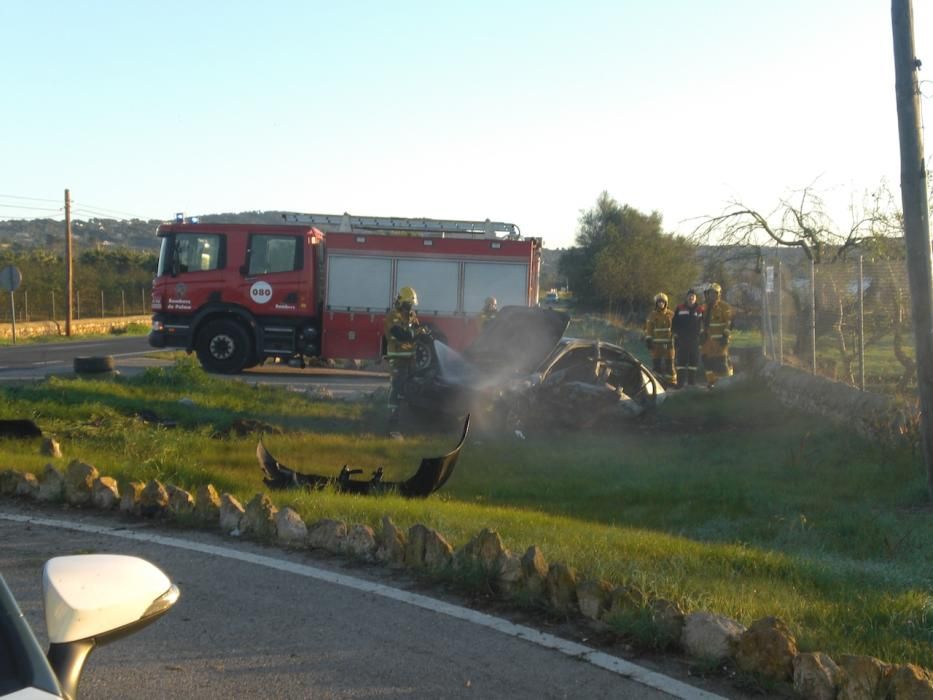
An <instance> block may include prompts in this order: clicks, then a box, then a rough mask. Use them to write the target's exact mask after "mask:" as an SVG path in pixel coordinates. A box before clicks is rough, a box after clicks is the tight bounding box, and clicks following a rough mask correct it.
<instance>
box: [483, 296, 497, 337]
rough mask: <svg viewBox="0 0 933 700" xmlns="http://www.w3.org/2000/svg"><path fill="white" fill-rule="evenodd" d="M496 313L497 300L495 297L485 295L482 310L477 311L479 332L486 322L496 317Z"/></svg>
mask: <svg viewBox="0 0 933 700" xmlns="http://www.w3.org/2000/svg"><path fill="white" fill-rule="evenodd" d="M497 313H499V302H498V301H496V298H495V297H486V301H484V302H483V310H482V311H480V313H479V330H480V331H481V332H482V330H483V329H484V328H485V327H486V324H487V323H489V322H490V321H491V320H492V319H494V318H495V317H496V314H497Z"/></svg>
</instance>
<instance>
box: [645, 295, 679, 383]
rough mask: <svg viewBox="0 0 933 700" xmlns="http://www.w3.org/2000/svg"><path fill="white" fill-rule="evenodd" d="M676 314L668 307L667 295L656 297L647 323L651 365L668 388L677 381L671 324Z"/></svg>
mask: <svg viewBox="0 0 933 700" xmlns="http://www.w3.org/2000/svg"><path fill="white" fill-rule="evenodd" d="M673 318H674V312H673V311H671V310H670V309H669V308H668V306H667V294H665V293H664V292H659V293H657V294H655V295H654V309H653V310H652V311H651V313H650V314H649V315H648V319H647V320H646V321H645V345H647V346H648V349H649V350H651V364H652V367H653V369H654V371H655V374H657V375H658V378H659V379H660V380H661V381H662V382H663V383H664V384H666V385H667V386H670V385H672V384H673V383H674V382H676V381H677V373H676V371H675V370H674V338H673V334H672V333H671V322H672V320H673Z"/></svg>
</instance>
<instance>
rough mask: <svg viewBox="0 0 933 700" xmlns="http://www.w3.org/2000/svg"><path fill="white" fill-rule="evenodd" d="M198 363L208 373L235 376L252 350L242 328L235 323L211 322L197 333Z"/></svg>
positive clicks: (244, 364)
mask: <svg viewBox="0 0 933 700" xmlns="http://www.w3.org/2000/svg"><path fill="white" fill-rule="evenodd" d="M196 350H197V354H198V361H199V362H200V363H201V366H202V367H204V369H206V370H207V371H208V372H218V373H220V374H236V373H237V372H239V371H240V370H242V369H243V368H244V367H245V366H246V363H247V362H248V360H249V358H250V355H251V354H252V350H251V348H250V342H249V337H248V336H247V335H246V331H245V330H243V326H241V325H240V324H238V323H236V322H235V321H211V322H210V323H208V324H207V325H206V326H205V327H204V330H202V331H201V332H200V333H198V342H197V347H196Z"/></svg>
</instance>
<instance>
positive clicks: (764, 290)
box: [761, 265, 771, 357]
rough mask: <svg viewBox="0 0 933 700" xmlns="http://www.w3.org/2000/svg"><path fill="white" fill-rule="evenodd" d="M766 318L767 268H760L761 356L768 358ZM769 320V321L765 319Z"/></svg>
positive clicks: (767, 324) (767, 326) (764, 266)
mask: <svg viewBox="0 0 933 700" xmlns="http://www.w3.org/2000/svg"><path fill="white" fill-rule="evenodd" d="M767 317H768V266H767V265H762V266H761V354H762V356H763V357H768V340H769V338H768V335H767V333H768V329H769V326H770V325H771V324H770V323H766V319H767ZM767 320H770V319H767Z"/></svg>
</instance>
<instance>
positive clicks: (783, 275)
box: [727, 258, 917, 394]
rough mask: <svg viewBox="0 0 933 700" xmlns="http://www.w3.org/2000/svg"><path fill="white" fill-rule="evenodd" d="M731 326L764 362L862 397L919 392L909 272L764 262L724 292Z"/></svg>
mask: <svg viewBox="0 0 933 700" xmlns="http://www.w3.org/2000/svg"><path fill="white" fill-rule="evenodd" d="M727 300H728V301H729V302H730V303H731V304H733V305H734V306H735V307H736V310H737V311H738V312H739V313H738V316H737V323H738V324H739V328H740V329H741V330H745V331H748V333H743V335H746V337H747V338H748V339H750V340H751V342H753V343H754V342H755V341H756V340H757V336H756V334H755V332H756V331H758V332H759V333H760V342H761V349H762V352H763V354H764V355H765V356H766V357H767V358H769V359H771V360H774V361H777V362H779V363H781V364H786V365H793V366H796V367H800V368H802V369H805V370H808V371H810V372H812V373H813V374H817V375H821V376H824V377H827V378H830V379H833V380H836V381H840V382H845V383H847V384H850V385H852V386H856V387H858V388H860V389H862V390H863V391H873V392H881V393H894V394H906V393H911V392H913V393H915V392H916V390H917V366H916V359H915V345H914V335H913V323H912V319H911V306H910V289H909V283H908V275H907V266H906V263H905V262H904V261H902V260H897V261H887V260H883V261H877V260H868V259H863V258H858V259H856V260H850V261H842V262H837V263H833V264H821V265H815V264H812V263H810V262H809V261H804V262H800V263H785V262H782V261H780V260H775V261H772V262H768V261H765V263H764V264H763V265H762V266H761V272H760V278H759V279H758V280H755V279H754V278H753V277H752V276H751V275H749V276H748V277H746V278H745V280H744V281H742V282H738V283H736V284H735V285H734V286H733V289H731V290H727Z"/></svg>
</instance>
